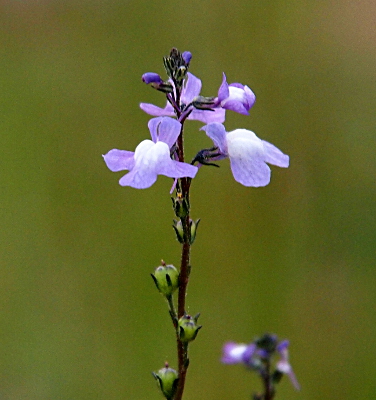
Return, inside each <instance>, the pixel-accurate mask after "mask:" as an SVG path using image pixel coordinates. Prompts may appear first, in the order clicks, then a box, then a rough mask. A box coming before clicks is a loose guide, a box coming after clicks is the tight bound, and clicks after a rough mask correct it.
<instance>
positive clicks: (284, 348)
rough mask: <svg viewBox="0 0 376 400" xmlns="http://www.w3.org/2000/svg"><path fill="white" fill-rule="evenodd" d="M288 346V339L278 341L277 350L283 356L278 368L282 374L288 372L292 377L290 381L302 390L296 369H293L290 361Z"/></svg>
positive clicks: (297, 388)
mask: <svg viewBox="0 0 376 400" xmlns="http://www.w3.org/2000/svg"><path fill="white" fill-rule="evenodd" d="M288 346H289V341H288V340H282V341H281V342H280V343H278V345H277V352H278V353H279V355H280V357H281V358H280V359H279V361H278V362H277V365H276V370H277V371H279V372H281V373H282V374H286V375H287V376H288V377H289V378H290V381H291V383H292V384H293V385H294V387H295V389H296V390H300V385H299V382H298V380H297V379H296V376H295V374H294V371H293V370H292V368H291V365H290V363H289V353H288Z"/></svg>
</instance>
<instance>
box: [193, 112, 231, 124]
mask: <svg viewBox="0 0 376 400" xmlns="http://www.w3.org/2000/svg"><path fill="white" fill-rule="evenodd" d="M225 116H226V111H225V110H224V109H223V108H216V109H214V111H210V110H193V111H192V112H191V114H190V115H189V117H188V118H187V119H193V120H196V121H201V122H203V123H204V124H210V123H212V122H219V123H222V122H224V121H225Z"/></svg>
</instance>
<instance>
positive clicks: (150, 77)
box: [142, 72, 163, 85]
mask: <svg viewBox="0 0 376 400" xmlns="http://www.w3.org/2000/svg"><path fill="white" fill-rule="evenodd" d="M142 82H144V83H146V84H147V85H148V84H149V83H163V80H162V78H161V77H160V76H159V75H158V74H156V73H155V72H146V73H145V74H143V75H142Z"/></svg>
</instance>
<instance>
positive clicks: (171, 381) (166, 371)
mask: <svg viewBox="0 0 376 400" xmlns="http://www.w3.org/2000/svg"><path fill="white" fill-rule="evenodd" d="M153 376H154V378H155V380H156V381H157V383H158V386H159V388H160V389H161V391H162V393H163V395H164V396H165V398H166V399H167V400H172V399H173V397H174V395H175V392H176V389H177V387H178V381H179V378H178V373H177V372H176V371H175V370H174V369H173V368H169V366H168V363H166V364H165V367H164V368H162V369H160V370H159V371H158V372H153Z"/></svg>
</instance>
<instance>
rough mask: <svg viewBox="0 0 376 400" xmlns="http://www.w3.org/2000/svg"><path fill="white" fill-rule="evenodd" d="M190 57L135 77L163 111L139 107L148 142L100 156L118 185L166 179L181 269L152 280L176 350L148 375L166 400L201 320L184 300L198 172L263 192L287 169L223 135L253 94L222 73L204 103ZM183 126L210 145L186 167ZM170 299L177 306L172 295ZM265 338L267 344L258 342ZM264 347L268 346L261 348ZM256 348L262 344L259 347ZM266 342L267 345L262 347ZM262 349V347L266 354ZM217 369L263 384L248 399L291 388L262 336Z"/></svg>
mask: <svg viewBox="0 0 376 400" xmlns="http://www.w3.org/2000/svg"><path fill="white" fill-rule="evenodd" d="M191 59H192V54H191V53H190V52H189V51H185V52H183V53H180V52H179V51H178V50H177V49H175V48H173V49H172V50H171V52H170V54H169V56H167V57H164V58H163V63H164V67H165V70H166V73H167V78H166V79H164V78H162V77H161V76H160V75H159V74H157V73H154V72H147V73H145V74H144V75H142V81H143V82H144V83H145V84H148V85H150V86H151V87H152V88H153V89H156V90H158V91H159V92H161V93H162V94H163V95H164V96H165V97H166V105H165V106H164V107H163V108H162V107H159V106H157V105H154V104H149V103H141V104H140V108H141V109H142V110H143V111H144V112H145V113H147V114H149V115H151V116H152V117H153V118H151V119H150V120H149V123H148V129H149V132H150V139H145V140H143V141H142V142H141V143H140V144H139V145H138V146H137V147H136V149H135V151H134V152H133V151H128V150H118V149H113V150H110V151H109V152H108V153H107V154H105V155H104V156H103V158H104V161H105V163H106V165H107V167H108V168H109V169H110V170H111V171H113V172H117V171H128V172H127V173H126V174H125V175H124V176H123V177H121V178H120V181H119V184H120V185H121V186H131V187H133V188H136V189H146V188H148V187H150V186H152V185H153V184H154V183H155V182H156V180H157V177H158V175H164V176H167V177H169V178H172V182H171V186H170V188H171V189H170V194H171V195H172V205H173V210H174V214H175V218H176V219H173V225H172V227H173V230H174V232H175V235H176V238H177V240H178V242H179V243H180V244H181V260H180V268H179V269H177V268H175V267H174V266H173V265H171V264H169V265H167V264H166V263H165V262H164V261H162V262H161V265H160V266H158V267H157V268H156V269H155V271H154V273H153V274H151V275H152V278H153V281H154V283H155V286H156V288H157V289H158V291H159V292H160V293H161V294H162V295H163V296H164V297H165V299H166V300H167V305H168V309H169V314H170V317H171V321H172V326H173V329H174V332H175V337H176V344H177V370H175V369H173V368H170V366H169V364H168V363H167V362H166V363H165V367H164V368H162V369H160V370H159V371H158V372H154V373H153V376H154V378H155V379H156V381H157V383H158V386H159V388H160V390H161V393H162V394H163V396H164V397H165V398H166V399H167V400H181V399H182V397H183V392H184V386H185V380H186V375H187V370H188V367H189V365H190V361H189V356H188V348H189V346H190V345H191V343H192V342H193V341H194V340H195V339H196V338H197V335H198V333H199V331H200V329H201V325H199V324H198V319H199V316H200V314H199V313H198V314H196V315H195V316H191V315H188V314H187V312H186V310H187V307H186V293H187V286H188V282H189V276H190V273H191V270H192V268H191V260H190V254H191V247H192V245H193V243H194V241H195V239H196V235H197V229H198V225H199V222H200V219H197V220H193V219H192V218H191V202H190V189H191V186H192V182H193V180H194V178H195V176H196V175H197V173H198V172H199V170H200V168H202V167H205V166H217V167H218V165H217V164H216V162H218V161H220V160H222V159H224V158H228V159H229V160H230V166H231V171H232V174H233V176H234V178H235V180H236V181H237V182H239V183H240V184H242V185H244V186H253V187H259V186H266V185H268V184H269V182H270V176H271V170H270V167H269V166H268V164H272V165H276V166H279V167H284V168H286V167H288V165H289V157H288V156H287V155H285V154H284V153H282V151H280V150H279V149H278V148H277V147H275V146H274V145H272V144H271V143H268V142H266V141H264V140H261V139H259V138H258V137H257V136H256V134H255V133H253V132H252V131H249V130H247V129H235V130H233V131H227V130H226V128H225V126H224V125H223V123H224V122H225V117H226V111H234V112H237V113H240V114H243V115H248V114H249V111H250V109H251V108H252V107H253V105H254V103H255V100H256V97H255V95H254V93H253V92H252V90H251V89H250V88H249V87H248V86H245V85H242V84H240V83H231V84H228V83H227V78H226V75H225V74H223V77H222V83H221V85H220V87H219V88H218V92H217V93H216V95H215V96H213V97H204V96H202V95H201V94H200V92H201V80H200V79H199V78H197V77H196V76H194V75H193V74H191V73H190V72H188V70H189V67H190V63H191ZM187 120H198V121H200V122H202V123H203V124H204V125H203V126H202V127H201V131H202V132H205V134H206V135H207V136H208V137H209V138H210V139H211V140H212V141H213V146H212V147H210V148H208V149H199V150H198V151H197V153H196V154H195V155H194V157H192V158H191V161H190V162H187V157H186V154H185V151H184V140H185V139H186V138H185V135H184V127H185V123H186V121H187ZM176 292H177V296H176V297H177V301H176V299H174V294H175V293H176ZM265 338H267V339H265ZM268 340H269V341H268ZM260 343H261V344H260ZM265 343H266V344H265ZM268 346H269V347H268ZM275 353H277V354H279V355H280V360H279V361H278V364H277V366H276V370H275V371H276V372H274V374H273V375H272V376H271V375H270V361H271V357H272V356H273V355H274V354H275ZM223 362H225V363H227V364H234V363H237V362H240V363H243V364H245V365H246V366H247V367H249V368H250V369H252V370H254V371H257V372H258V373H259V374H260V376H262V377H263V379H264V382H267V383H265V393H264V394H262V395H260V396H261V397H255V399H256V398H257V399H264V400H271V399H273V397H274V393H275V384H276V383H277V382H278V381H279V380H280V378H281V377H282V375H284V374H287V375H288V376H289V377H290V379H291V380H292V381H293V383H294V386H295V387H297V382H296V379H295V376H294V375H293V373H292V369H291V367H290V364H289V363H288V358H287V342H278V341H277V339H276V337H274V336H265V337H264V341H262V340H261V341H260V340H259V341H256V342H254V343H252V344H251V345H249V346H246V345H236V344H233V343H229V344H227V345H226V346H225V348H224V356H223Z"/></svg>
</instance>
